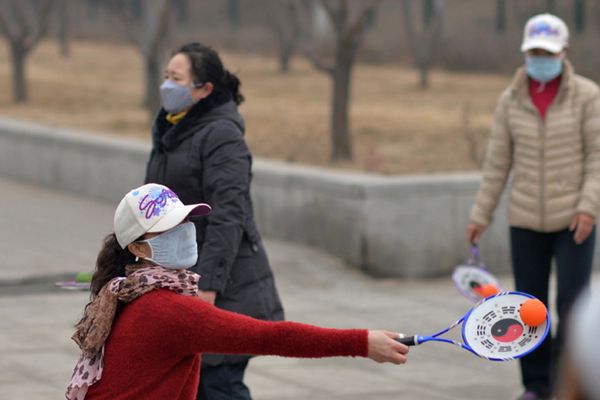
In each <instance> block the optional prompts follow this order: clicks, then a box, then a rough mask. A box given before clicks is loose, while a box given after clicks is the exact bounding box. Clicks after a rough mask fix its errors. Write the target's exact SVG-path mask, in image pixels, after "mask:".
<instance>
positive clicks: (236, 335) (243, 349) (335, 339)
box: [182, 302, 368, 358]
mask: <svg viewBox="0 0 600 400" xmlns="http://www.w3.org/2000/svg"><path fill="white" fill-rule="evenodd" d="M194 309H195V311H194V314H195V315H194V317H193V318H190V319H189V321H188V322H187V323H186V327H184V328H182V331H183V332H185V337H184V340H185V341H186V342H187V347H188V349H189V352H197V353H221V354H253V355H280V356H286V357H306V358H313V357H333V356H360V357H366V356H367V354H368V343H367V338H368V332H367V331H366V330H358V329H328V328H320V327H317V326H313V325H308V324H302V323H297V322H271V321H261V320H257V319H254V318H250V317H247V316H245V315H241V314H237V313H232V312H228V311H225V310H220V309H218V308H216V307H212V306H209V305H207V304H206V303H204V302H202V304H194Z"/></svg>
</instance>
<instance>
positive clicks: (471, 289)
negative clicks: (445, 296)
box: [452, 244, 502, 301]
mask: <svg viewBox="0 0 600 400" xmlns="http://www.w3.org/2000/svg"><path fill="white" fill-rule="evenodd" d="M452 280H453V281H454V286H456V288H457V289H458V291H459V292H460V293H461V294H462V295H463V296H465V297H466V298H468V299H469V300H471V301H479V300H481V299H482V297H483V296H482V295H481V294H480V293H479V292H478V291H477V289H479V288H481V287H483V286H485V285H494V286H495V287H496V288H498V291H501V290H502V289H501V288H500V283H499V282H498V280H497V279H496V277H495V276H494V275H492V274H491V273H489V272H488V271H487V270H486V268H485V265H484V264H483V263H482V262H481V259H480V257H479V248H478V247H477V245H476V244H473V245H472V246H471V257H470V258H469V260H468V261H467V262H466V263H465V264H461V265H457V266H456V267H455V268H454V272H453V273H452Z"/></svg>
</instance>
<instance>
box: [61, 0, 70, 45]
mask: <svg viewBox="0 0 600 400" xmlns="http://www.w3.org/2000/svg"><path fill="white" fill-rule="evenodd" d="M58 12H59V15H60V17H59V19H60V22H59V27H58V40H59V42H60V54H61V55H62V56H63V57H68V56H69V54H70V53H71V52H70V48H69V4H68V0H62V1H61V3H60V9H59V11H58Z"/></svg>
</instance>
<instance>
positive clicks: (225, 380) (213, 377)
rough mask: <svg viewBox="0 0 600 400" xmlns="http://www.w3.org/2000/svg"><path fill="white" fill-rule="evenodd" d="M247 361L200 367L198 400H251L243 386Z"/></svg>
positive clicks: (248, 391)
mask: <svg viewBox="0 0 600 400" xmlns="http://www.w3.org/2000/svg"><path fill="white" fill-rule="evenodd" d="M247 366H248V361H246V362H241V363H237V364H220V365H216V366H202V367H201V372H200V386H199V387H198V397H197V399H198V400H252V397H250V390H249V389H248V387H247V386H246V385H245V384H244V372H245V371H246V367H247Z"/></svg>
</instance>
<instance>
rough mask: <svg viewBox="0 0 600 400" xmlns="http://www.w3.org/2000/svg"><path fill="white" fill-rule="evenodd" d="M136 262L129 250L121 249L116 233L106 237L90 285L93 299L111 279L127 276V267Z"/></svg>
mask: <svg viewBox="0 0 600 400" xmlns="http://www.w3.org/2000/svg"><path fill="white" fill-rule="evenodd" d="M134 262H135V256H134V255H133V254H131V253H130V252H129V250H128V249H127V248H124V249H122V248H121V246H120V245H119V242H117V237H116V236H115V234H114V233H111V234H110V235H108V236H106V237H105V238H104V240H103V242H102V249H101V250H100V253H98V258H97V259H96V270H95V271H94V275H93V276H92V283H91V285H90V291H91V292H92V293H91V297H92V299H93V298H94V297H96V296H97V295H98V293H99V292H100V289H102V288H103V287H104V285H106V284H107V283H108V282H109V281H110V280H111V279H113V278H116V277H117V276H125V266H127V265H128V264H133V263H134Z"/></svg>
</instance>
